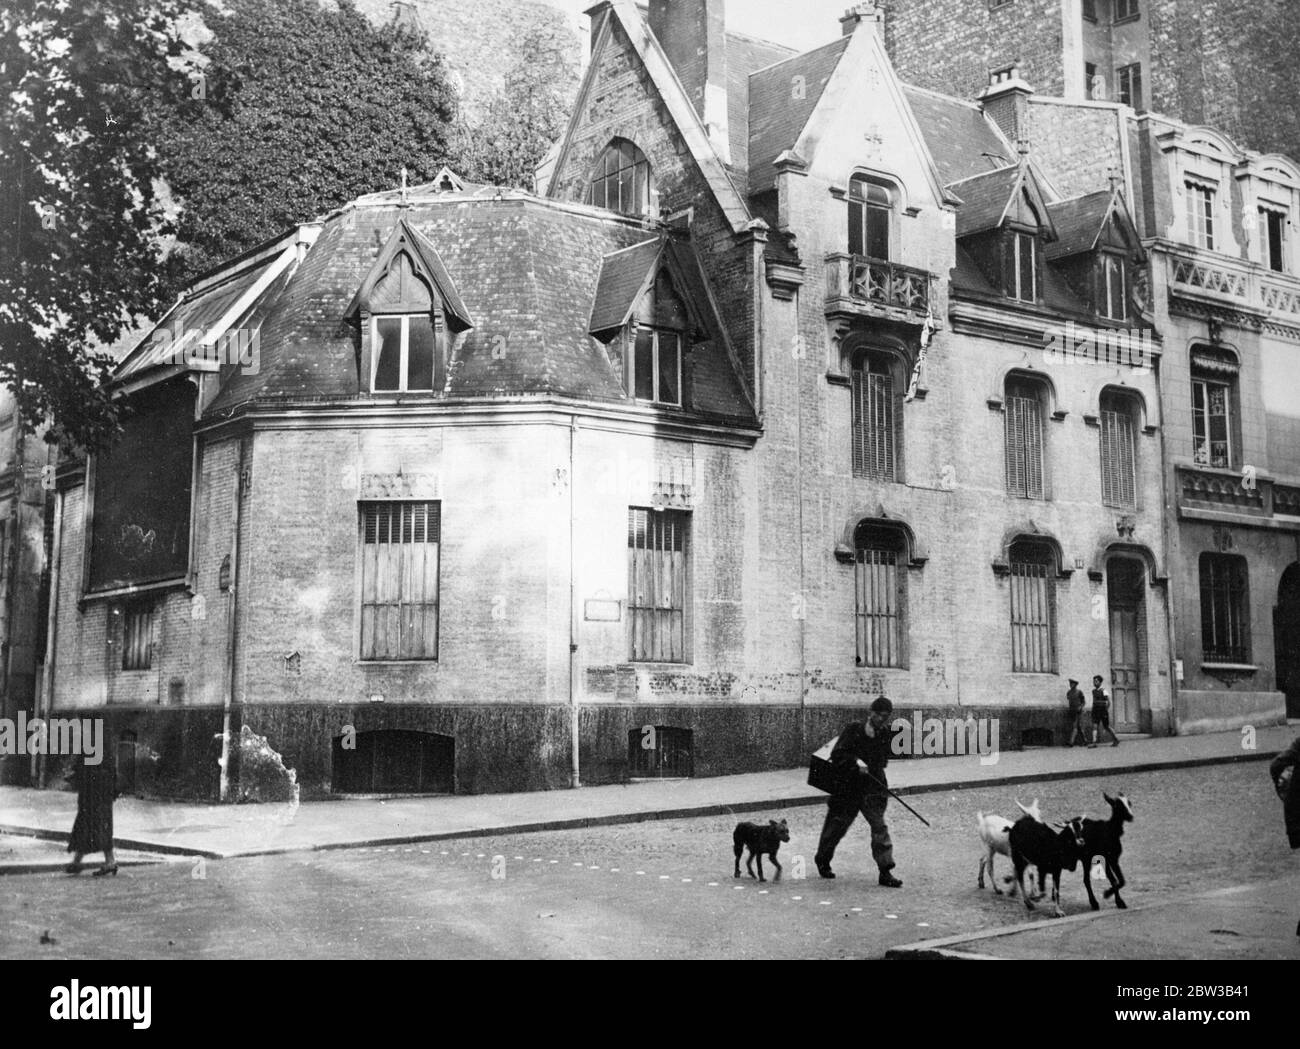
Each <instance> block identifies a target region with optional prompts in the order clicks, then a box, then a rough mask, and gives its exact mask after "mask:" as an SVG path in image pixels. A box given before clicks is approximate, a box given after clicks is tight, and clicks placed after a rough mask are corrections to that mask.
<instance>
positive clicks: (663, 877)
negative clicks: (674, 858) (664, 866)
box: [659, 874, 669, 881]
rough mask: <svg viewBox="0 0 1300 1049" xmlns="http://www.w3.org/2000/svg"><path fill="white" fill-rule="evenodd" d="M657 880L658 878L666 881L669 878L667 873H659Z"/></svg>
mask: <svg viewBox="0 0 1300 1049" xmlns="http://www.w3.org/2000/svg"><path fill="white" fill-rule="evenodd" d="M659 880H660V881H668V880H669V879H668V875H667V874H661V875H659Z"/></svg>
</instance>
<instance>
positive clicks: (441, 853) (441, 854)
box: [438, 849, 451, 856]
mask: <svg viewBox="0 0 1300 1049" xmlns="http://www.w3.org/2000/svg"><path fill="white" fill-rule="evenodd" d="M438 855H439V856H450V855H451V853H450V852H448V851H447V850H446V849H443V850H442V851H441V852H439V853H438Z"/></svg>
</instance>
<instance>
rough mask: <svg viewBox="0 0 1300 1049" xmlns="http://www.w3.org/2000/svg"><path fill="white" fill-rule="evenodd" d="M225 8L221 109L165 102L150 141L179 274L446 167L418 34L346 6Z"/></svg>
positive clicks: (442, 112) (441, 100) (286, 0)
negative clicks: (169, 201)
mask: <svg viewBox="0 0 1300 1049" xmlns="http://www.w3.org/2000/svg"><path fill="white" fill-rule="evenodd" d="M227 3H228V4H229V6H230V14H229V15H227V16H224V17H220V18H216V19H209V24H210V25H211V27H212V29H213V32H214V33H215V35H216V39H215V42H214V44H213V46H212V48H211V57H212V69H211V71H210V73H209V75H208V83H209V85H210V86H211V87H212V88H214V89H215V90H217V91H218V92H223V91H224V92H226V93H227V94H228V95H229V97H230V99H231V104H230V105H229V106H228V107H222V106H211V107H201V108H200V109H199V110H198V111H197V112H195V111H193V110H192V109H190V108H188V107H181V108H176V107H170V108H169V111H168V112H166V113H165V114H163V133H162V135H161V137H160V139H159V142H158V145H159V150H160V152H161V154H162V159H163V166H164V170H165V174H166V177H167V180H168V183H169V184H170V186H171V188H172V191H173V192H174V193H175V194H176V195H177V198H178V200H179V201H180V203H181V205H182V211H181V217H180V220H179V230H178V250H177V254H178V260H177V261H178V262H179V268H178V270H177V271H176V273H175V275H176V276H178V278H179V279H189V278H192V277H193V276H194V275H195V274H197V273H199V272H201V271H203V270H205V269H208V268H210V267H212V266H214V265H217V264H219V263H221V262H224V261H226V260H227V259H229V258H231V257H233V256H235V255H238V254H240V253H241V252H243V251H246V250H247V249H249V248H251V247H254V246H255V245H257V244H260V243H262V242H263V241H265V240H267V239H269V238H271V237H273V236H275V235H277V234H278V233H281V232H283V231H284V230H285V229H287V228H289V227H290V226H292V225H293V224H294V223H297V222H302V221H305V220H307V219H310V218H312V217H314V216H316V215H319V214H321V213H323V212H326V211H328V210H329V209H331V208H334V207H337V206H339V205H340V204H344V203H346V202H347V201H349V200H351V199H353V198H355V197H357V196H360V195H362V194H365V193H373V192H376V191H378V190H383V189H391V188H393V187H395V186H396V185H397V184H398V182H399V179H400V171H401V169H402V168H403V167H405V168H407V169H408V171H409V173H410V177H411V180H412V181H413V182H414V181H419V180H421V179H425V180H427V179H431V178H432V177H433V176H434V175H435V174H436V173H437V171H438V169H439V168H440V167H441V166H442V165H443V164H445V163H447V161H448V159H449V139H450V137H451V134H452V131H453V127H454V122H455V117H456V99H455V94H454V92H453V91H452V90H451V88H450V87H449V85H448V83H447V79H446V75H445V70H444V68H443V66H442V63H441V61H440V60H439V59H438V58H437V57H435V56H432V55H430V54H429V53H428V52H427V50H426V47H425V45H426V41H425V39H424V36H423V34H421V33H420V32H419V31H418V30H412V29H411V28H409V27H406V26H402V25H397V24H390V25H387V26H383V27H380V28H375V27H374V26H372V25H371V24H370V22H368V21H367V20H366V19H365V17H364V16H362V15H361V14H360V13H359V12H358V11H357V10H356V8H355V7H354V6H353V5H352V4H351V3H350V2H349V0H342V2H340V3H339V5H338V7H337V9H331V8H328V7H324V6H322V5H321V4H320V3H319V2H318V0H227Z"/></svg>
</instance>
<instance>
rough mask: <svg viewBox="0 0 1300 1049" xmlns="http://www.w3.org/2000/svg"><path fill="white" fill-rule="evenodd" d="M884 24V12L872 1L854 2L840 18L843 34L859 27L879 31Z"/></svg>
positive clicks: (853, 31)
mask: <svg viewBox="0 0 1300 1049" xmlns="http://www.w3.org/2000/svg"><path fill="white" fill-rule="evenodd" d="M884 24H885V12H884V11H883V10H882V9H881V8H880V7H878V6H877V5H876V4H874V3H864V4H854V5H853V6H852V7H850V8H849V9H848V10H847V11H845V12H844V14H843V15H842V16H841V18H840V26H841V27H842V29H843V35H844V36H848V35H849V34H850V33H856V32H857V31H858V28H859V27H862V26H865V27H866V28H867V29H869V30H871V31H873V32H876V33H879V32H880V31H881V29H882V28H883V27H884Z"/></svg>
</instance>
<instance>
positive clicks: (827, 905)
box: [821, 900, 831, 907]
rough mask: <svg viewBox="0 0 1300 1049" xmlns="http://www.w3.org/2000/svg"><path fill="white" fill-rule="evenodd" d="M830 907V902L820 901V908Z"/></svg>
mask: <svg viewBox="0 0 1300 1049" xmlns="http://www.w3.org/2000/svg"><path fill="white" fill-rule="evenodd" d="M830 905H831V901H830V900H822V901H821V906H823V907H829V906H830Z"/></svg>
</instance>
